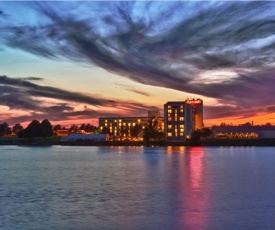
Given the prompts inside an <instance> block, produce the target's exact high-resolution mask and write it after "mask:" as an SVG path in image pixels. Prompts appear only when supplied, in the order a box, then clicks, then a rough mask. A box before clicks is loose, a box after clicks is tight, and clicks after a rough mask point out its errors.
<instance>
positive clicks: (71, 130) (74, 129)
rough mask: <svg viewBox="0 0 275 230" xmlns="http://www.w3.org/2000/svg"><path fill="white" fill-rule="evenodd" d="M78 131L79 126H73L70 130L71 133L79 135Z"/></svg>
mask: <svg viewBox="0 0 275 230" xmlns="http://www.w3.org/2000/svg"><path fill="white" fill-rule="evenodd" d="M77 130H78V126H77V125H72V126H71V127H70V128H69V133H77Z"/></svg>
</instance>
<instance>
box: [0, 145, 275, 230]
mask: <svg viewBox="0 0 275 230" xmlns="http://www.w3.org/2000/svg"><path fill="white" fill-rule="evenodd" d="M0 229H12V230H17V229H26V230H27V229H28V230H30V229H66V230H67V229H76V230H82V229H83V230H84V229H85V230H86V229H187V230H188V229H194V230H199V229H211V230H215V229H217V230H220V229H249V230H250V229H261V230H262V229H275V148H272V147H269V148H268V147H267V148H265V147H207V148H203V147H159V148H147V147H61V146H54V147H17V146H0Z"/></svg>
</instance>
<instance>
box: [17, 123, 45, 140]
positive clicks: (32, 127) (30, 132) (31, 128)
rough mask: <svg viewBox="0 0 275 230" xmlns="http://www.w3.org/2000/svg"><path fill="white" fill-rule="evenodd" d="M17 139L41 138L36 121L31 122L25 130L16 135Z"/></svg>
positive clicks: (39, 127) (38, 124) (39, 128)
mask: <svg viewBox="0 0 275 230" xmlns="http://www.w3.org/2000/svg"><path fill="white" fill-rule="evenodd" d="M17 136H18V137H19V138H35V137H40V136H41V126H40V122H39V121H38V120H33V121H32V122H31V123H30V124H29V125H28V126H27V128H26V129H24V130H21V131H20V132H18V133H17Z"/></svg>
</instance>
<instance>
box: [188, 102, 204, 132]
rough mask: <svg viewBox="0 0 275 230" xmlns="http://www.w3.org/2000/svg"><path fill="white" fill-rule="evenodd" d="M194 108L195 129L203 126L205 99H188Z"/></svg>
mask: <svg viewBox="0 0 275 230" xmlns="http://www.w3.org/2000/svg"><path fill="white" fill-rule="evenodd" d="M185 102H186V103H187V104H190V105H191V108H192V110H193V112H192V113H193V119H194V120H193V129H194V130H197V129H202V128H203V101H202V100H201V99H193V100H186V101H185Z"/></svg>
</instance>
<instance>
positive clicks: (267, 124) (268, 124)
mask: <svg viewBox="0 0 275 230" xmlns="http://www.w3.org/2000/svg"><path fill="white" fill-rule="evenodd" d="M264 126H272V125H271V123H269V122H267V123H266V124H265V125H264Z"/></svg>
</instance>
